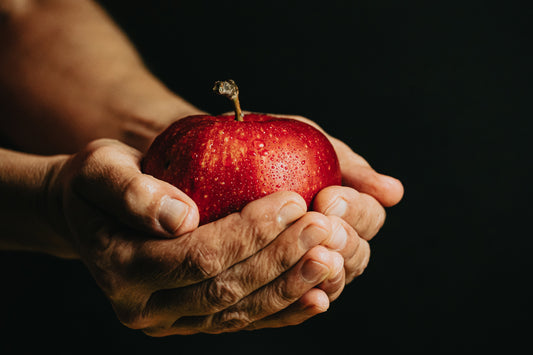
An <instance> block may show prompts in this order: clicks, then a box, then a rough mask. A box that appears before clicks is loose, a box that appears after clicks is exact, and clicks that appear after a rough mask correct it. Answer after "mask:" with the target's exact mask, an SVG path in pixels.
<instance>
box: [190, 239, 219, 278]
mask: <svg viewBox="0 0 533 355" xmlns="http://www.w3.org/2000/svg"><path fill="white" fill-rule="evenodd" d="M184 267H185V270H186V273H187V275H188V277H189V278H191V279H192V280H205V279H211V278H213V277H215V276H216V275H218V274H219V273H220V272H221V271H222V262H221V260H220V256H219V253H218V251H217V250H215V249H213V248H211V247H209V246H205V245H202V246H197V247H196V248H191V249H190V250H189V252H188V253H187V255H186V257H185V261H184Z"/></svg>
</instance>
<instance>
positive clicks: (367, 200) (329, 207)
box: [313, 186, 386, 240]
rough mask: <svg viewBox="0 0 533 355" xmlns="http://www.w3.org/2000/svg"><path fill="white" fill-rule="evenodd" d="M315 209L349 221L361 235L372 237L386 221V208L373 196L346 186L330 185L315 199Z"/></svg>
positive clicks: (367, 238)
mask: <svg viewBox="0 0 533 355" xmlns="http://www.w3.org/2000/svg"><path fill="white" fill-rule="evenodd" d="M313 210H314V211H317V212H320V213H323V214H325V215H327V216H337V217H340V218H342V219H343V220H345V221H346V222H348V223H349V224H350V225H351V226H352V227H353V228H354V229H355V230H356V231H357V234H359V236H361V237H362V238H365V239H366V240H370V239H372V238H373V237H374V236H375V235H376V234H377V232H378V231H379V230H380V229H381V227H382V226H383V223H384V222H385V216H386V213H385V209H384V208H383V206H381V204H380V203H379V202H378V201H377V200H376V199H374V198H373V197H372V196H370V195H367V194H364V193H360V192H358V191H356V190H355V189H352V188H349V187H346V186H329V187H326V188H325V189H323V190H321V191H320V192H319V193H318V194H317V196H316V197H315V199H314V201H313Z"/></svg>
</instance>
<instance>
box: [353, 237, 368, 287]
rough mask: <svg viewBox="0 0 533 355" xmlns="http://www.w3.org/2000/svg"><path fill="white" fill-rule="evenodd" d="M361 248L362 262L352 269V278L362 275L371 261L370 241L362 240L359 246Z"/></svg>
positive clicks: (360, 257)
mask: <svg viewBox="0 0 533 355" xmlns="http://www.w3.org/2000/svg"><path fill="white" fill-rule="evenodd" d="M359 250H361V253H360V256H359V259H360V262H359V263H358V265H357V266H356V267H355V268H354V270H353V271H352V275H351V278H352V279H353V278H355V277H359V276H361V275H362V274H363V272H364V271H365V269H366V268H367V266H368V263H369V261H370V246H369V245H368V243H367V242H365V241H362V243H361V245H360V247H359Z"/></svg>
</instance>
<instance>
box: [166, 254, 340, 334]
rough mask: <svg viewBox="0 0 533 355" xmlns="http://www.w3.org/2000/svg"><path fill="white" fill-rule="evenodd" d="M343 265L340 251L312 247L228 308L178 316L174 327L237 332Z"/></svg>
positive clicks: (282, 306) (175, 329)
mask: <svg viewBox="0 0 533 355" xmlns="http://www.w3.org/2000/svg"><path fill="white" fill-rule="evenodd" d="M339 264H340V265H342V258H341V257H340V256H339V255H338V253H335V252H330V251H328V250H327V249H326V248H324V247H322V246H317V247H315V248H313V249H311V250H310V251H309V252H308V253H307V254H306V255H305V256H304V257H303V258H302V259H301V260H300V262H298V264H296V265H295V266H294V267H293V268H291V269H290V270H289V271H288V272H286V273H285V274H283V275H282V276H281V277H279V278H277V279H276V280H274V281H273V282H271V283H269V284H268V285H266V286H265V287H263V288H261V289H259V290H257V291H256V292H254V293H252V294H251V295H250V296H248V297H246V298H244V299H243V300H241V301H240V302H238V303H236V304H235V305H233V306H231V307H228V308H226V309H225V310H223V311H221V312H218V313H215V314H212V315H208V316H204V317H183V318H180V319H178V320H177V321H176V322H175V323H174V325H173V327H172V328H173V330H174V331H176V332H180V331H181V330H186V329H196V330H197V331H200V332H205V333H221V332H229V331H236V330H240V329H242V328H245V327H247V326H249V325H250V324H251V323H253V322H255V321H257V320H259V319H262V318H265V317H268V316H270V315H272V314H275V313H277V312H279V311H281V310H283V309H285V308H287V307H288V306H290V305H291V304H292V303H294V302H295V301H297V300H298V299H299V298H301V297H302V296H303V295H304V294H305V293H307V292H308V291H309V290H310V289H312V288H313V287H314V286H316V285H317V284H319V283H320V282H322V281H323V280H324V279H326V278H327V277H328V275H329V274H330V273H331V272H332V270H334V269H336V268H338V265H339Z"/></svg>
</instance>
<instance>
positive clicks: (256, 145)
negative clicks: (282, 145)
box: [252, 139, 265, 149]
mask: <svg viewBox="0 0 533 355" xmlns="http://www.w3.org/2000/svg"><path fill="white" fill-rule="evenodd" d="M252 143H253V145H254V148H255V149H261V148H264V147H265V142H263V141H262V140H261V139H254V141H253V142H252Z"/></svg>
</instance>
